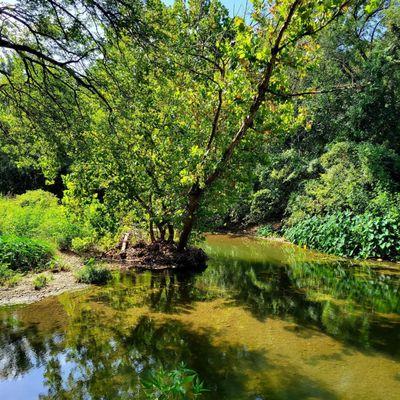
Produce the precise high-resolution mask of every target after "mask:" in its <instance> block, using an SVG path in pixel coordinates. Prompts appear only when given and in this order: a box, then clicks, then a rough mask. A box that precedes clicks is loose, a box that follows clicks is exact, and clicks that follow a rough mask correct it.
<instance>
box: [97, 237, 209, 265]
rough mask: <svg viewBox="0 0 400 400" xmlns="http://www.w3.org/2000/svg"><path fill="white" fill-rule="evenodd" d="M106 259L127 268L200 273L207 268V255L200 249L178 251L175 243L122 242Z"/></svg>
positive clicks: (105, 256)
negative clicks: (179, 270)
mask: <svg viewBox="0 0 400 400" xmlns="http://www.w3.org/2000/svg"><path fill="white" fill-rule="evenodd" d="M104 259H105V260H108V261H114V262H115V261H117V262H120V263H123V266H124V267H125V268H136V269H146V270H163V269H185V270H191V271H198V270H203V269H204V268H205V267H206V262H207V255H206V253H205V252H204V250H202V249H200V248H198V247H188V248H187V249H186V250H184V251H178V250H177V246H176V244H175V243H168V242H166V241H156V242H152V243H146V242H144V241H139V242H137V243H134V244H130V243H124V242H121V243H120V244H119V245H118V246H116V247H115V248H114V249H112V250H110V251H109V252H107V253H106V254H105V255H104Z"/></svg>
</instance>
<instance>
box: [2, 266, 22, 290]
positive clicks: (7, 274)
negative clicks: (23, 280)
mask: <svg viewBox="0 0 400 400" xmlns="http://www.w3.org/2000/svg"><path fill="white" fill-rule="evenodd" d="M17 275H18V274H16V273H15V271H13V270H12V269H11V268H10V267H9V265H8V264H4V263H0V285H6V284H7V285H10V283H11V284H14V283H15V282H14V281H15V277H16V276H17Z"/></svg>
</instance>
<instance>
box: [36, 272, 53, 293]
mask: <svg viewBox="0 0 400 400" xmlns="http://www.w3.org/2000/svg"><path fill="white" fill-rule="evenodd" d="M52 280H53V277H52V276H50V275H47V274H39V275H36V276H35V277H34V278H33V287H34V288H35V290H40V289H43V288H44V287H46V286H47V285H48V284H49V282H50V281H52Z"/></svg>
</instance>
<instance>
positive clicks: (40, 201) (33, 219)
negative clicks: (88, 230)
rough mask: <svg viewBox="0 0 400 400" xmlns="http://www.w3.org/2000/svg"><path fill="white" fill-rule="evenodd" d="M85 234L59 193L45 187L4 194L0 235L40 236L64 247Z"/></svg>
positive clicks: (36, 237)
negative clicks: (9, 194)
mask: <svg viewBox="0 0 400 400" xmlns="http://www.w3.org/2000/svg"><path fill="white" fill-rule="evenodd" d="M80 234H81V228H80V227H79V225H77V224H75V223H73V222H72V221H71V220H70V219H69V218H68V215H67V212H66V210H65V208H64V207H63V206H62V205H60V204H59V201H58V199H57V197H56V196H54V195H53V194H51V193H48V192H45V191H43V190H34V191H28V192H26V193H24V194H22V195H19V196H16V197H13V198H9V197H0V235H15V236H21V237H28V238H32V239H40V240H44V241H46V242H49V243H51V244H53V245H55V246H57V248H59V249H61V250H65V249H69V248H70V247H71V244H72V240H73V239H74V238H75V237H78V236H79V235H80Z"/></svg>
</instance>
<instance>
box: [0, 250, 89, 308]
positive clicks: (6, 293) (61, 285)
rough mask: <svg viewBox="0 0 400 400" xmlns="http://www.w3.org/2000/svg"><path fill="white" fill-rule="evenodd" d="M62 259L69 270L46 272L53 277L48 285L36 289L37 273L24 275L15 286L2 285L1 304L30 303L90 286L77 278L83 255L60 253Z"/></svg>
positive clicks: (0, 291) (0, 289)
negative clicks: (34, 283)
mask: <svg viewBox="0 0 400 400" xmlns="http://www.w3.org/2000/svg"><path fill="white" fill-rule="evenodd" d="M59 257H60V259H61V260H62V261H63V262H64V263H65V264H66V265H68V266H69V268H70V270H69V271H61V272H54V273H52V272H50V271H45V273H46V274H48V275H51V277H52V278H53V279H52V280H51V281H50V282H49V283H48V285H47V286H45V287H44V288H42V289H40V290H35V288H34V286H33V280H34V278H35V276H36V275H37V274H28V275H26V276H24V277H23V278H22V279H21V281H19V282H18V283H17V284H16V285H15V286H13V287H2V286H0V306H5V305H13V304H28V303H33V302H36V301H39V300H42V299H44V298H45V297H49V296H55V295H59V294H61V293H63V292H66V291H69V290H78V289H84V288H87V287H89V285H86V284H83V283H78V282H76V279H75V272H76V271H77V270H78V269H80V268H81V267H82V265H83V264H82V260H81V257H79V256H77V255H73V254H64V253H61V254H60V255H59Z"/></svg>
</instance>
